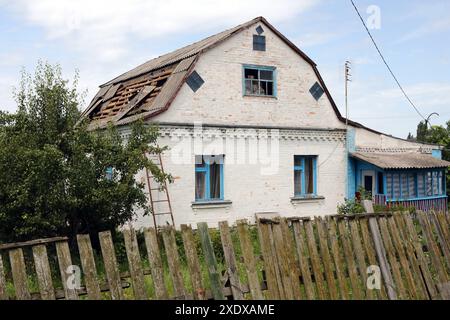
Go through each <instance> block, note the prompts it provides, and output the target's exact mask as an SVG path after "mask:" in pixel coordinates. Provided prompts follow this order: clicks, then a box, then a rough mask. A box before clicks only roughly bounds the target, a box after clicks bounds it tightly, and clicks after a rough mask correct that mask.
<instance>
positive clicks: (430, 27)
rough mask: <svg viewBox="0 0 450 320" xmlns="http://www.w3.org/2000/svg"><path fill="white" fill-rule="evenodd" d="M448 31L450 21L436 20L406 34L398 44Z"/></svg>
mask: <svg viewBox="0 0 450 320" xmlns="http://www.w3.org/2000/svg"><path fill="white" fill-rule="evenodd" d="M447 30H450V19H448V18H445V19H440V20H434V21H432V22H430V23H427V24H424V25H422V26H421V27H419V28H417V29H414V30H413V31H411V32H409V33H407V34H405V35H404V36H403V37H401V38H400V39H399V40H398V41H397V42H398V43H402V42H406V41H410V40H414V39H418V38H422V37H424V36H427V35H430V34H433V33H438V32H443V31H447Z"/></svg>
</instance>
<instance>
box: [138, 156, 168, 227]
mask: <svg viewBox="0 0 450 320" xmlns="http://www.w3.org/2000/svg"><path fill="white" fill-rule="evenodd" d="M147 158H148V159H149V160H151V161H152V162H153V163H154V164H155V165H156V166H157V167H158V168H159V169H160V170H161V172H162V173H163V174H164V167H163V164H162V158H161V154H151V155H148V154H147ZM145 174H146V177H147V187H148V194H149V200H150V209H151V215H152V217H153V224H154V226H155V229H156V230H159V229H160V228H161V227H162V226H164V225H172V226H175V221H174V219H173V214H172V205H171V203H170V197H169V190H168V189H167V182H166V180H164V182H162V183H159V182H158V181H156V179H155V177H154V176H153V175H152V173H151V171H150V170H148V169H147V168H145ZM164 217H165V218H164Z"/></svg>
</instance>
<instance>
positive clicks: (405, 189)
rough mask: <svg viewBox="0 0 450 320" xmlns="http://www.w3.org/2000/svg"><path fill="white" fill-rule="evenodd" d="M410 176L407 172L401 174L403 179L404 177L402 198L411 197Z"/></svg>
mask: <svg viewBox="0 0 450 320" xmlns="http://www.w3.org/2000/svg"><path fill="white" fill-rule="evenodd" d="M407 177H408V176H407V175H406V173H402V174H401V179H402V195H401V198H402V199H407V198H408V197H409V187H408V178H407Z"/></svg>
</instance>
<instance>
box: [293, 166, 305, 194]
mask: <svg viewBox="0 0 450 320" xmlns="http://www.w3.org/2000/svg"><path fill="white" fill-rule="evenodd" d="M302 173H303V171H302V170H295V171H294V193H295V195H300V194H302V193H303V192H302Z"/></svg>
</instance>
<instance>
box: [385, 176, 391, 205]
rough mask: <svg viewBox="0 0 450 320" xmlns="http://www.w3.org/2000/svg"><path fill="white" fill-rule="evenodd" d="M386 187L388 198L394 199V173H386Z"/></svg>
mask: <svg viewBox="0 0 450 320" xmlns="http://www.w3.org/2000/svg"><path fill="white" fill-rule="evenodd" d="M386 188H387V190H386V194H387V197H388V199H392V174H388V175H386Z"/></svg>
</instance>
